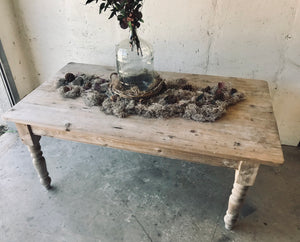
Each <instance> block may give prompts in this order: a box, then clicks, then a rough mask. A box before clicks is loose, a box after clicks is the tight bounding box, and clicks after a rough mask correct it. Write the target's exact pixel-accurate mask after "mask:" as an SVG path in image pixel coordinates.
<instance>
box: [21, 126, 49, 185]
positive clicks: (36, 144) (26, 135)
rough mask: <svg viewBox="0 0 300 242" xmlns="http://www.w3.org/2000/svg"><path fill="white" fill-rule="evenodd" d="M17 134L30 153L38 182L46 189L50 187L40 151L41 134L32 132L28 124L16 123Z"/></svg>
mask: <svg viewBox="0 0 300 242" xmlns="http://www.w3.org/2000/svg"><path fill="white" fill-rule="evenodd" d="M16 126H17V129H18V132H19V135H20V137H21V139H22V141H23V143H24V144H25V145H27V147H28V150H29V152H30V154H31V157H32V161H33V165H34V168H35V169H36V171H37V173H38V175H39V177H40V182H41V184H42V185H43V186H45V187H46V188H47V189H50V188H51V185H50V184H51V178H50V177H49V173H48V171H47V166H46V160H45V158H44V157H43V152H42V151H41V145H40V139H41V136H38V135H35V134H33V133H32V130H31V127H30V126H29V125H23V124H16Z"/></svg>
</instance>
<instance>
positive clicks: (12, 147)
mask: <svg viewBox="0 0 300 242" xmlns="http://www.w3.org/2000/svg"><path fill="white" fill-rule="evenodd" d="M0 141H1V143H0V144H1V145H0V216H1V217H0V240H1V242H2V241H5V242H11V241H16V242H19V241H30V242H35V241H37V242H41V241H51V242H53V241H59V242H61V241H72V242H73V241H84V242H89V241H102V242H106V241H129V242H135V241H172V242H176V241H178V242H182V241H188V242H192V241H197V242H198V241H219V242H225V241H272V242H274V241H280V242H285V241H300V187H299V186H300V176H299V174H300V149H299V148H296V147H288V146H284V147H283V150H284V155H285V159H286V163H285V165H284V166H282V167H280V168H272V167H265V166H263V167H261V170H260V172H259V175H258V177H257V181H256V184H255V186H254V187H253V188H251V189H250V190H249V192H248V196H247V200H246V203H245V205H244V207H243V210H242V214H241V220H240V221H239V224H238V226H237V227H236V228H235V230H234V231H227V230H225V229H224V224H223V216H224V214H225V211H226V206H227V201H228V197H229V194H230V190H231V187H232V183H233V176H234V171H233V170H230V169H227V168H222V167H212V166H207V165H200V164H193V163H188V162H184V161H178V160H171V159H166V158H159V157H154V156H149V155H142V154H137V153H133V152H128V151H120V150H116V149H110V148H103V147H97V146H93V145H86V144H80V143H75V142H69V141H62V140H57V139H52V138H46V137H43V138H42V140H41V144H42V149H43V151H44V155H45V157H46V160H47V164H48V170H49V172H50V176H51V178H52V180H53V183H52V184H53V186H54V188H53V189H52V190H50V191H46V190H45V189H44V188H43V187H42V186H41V185H40V184H39V181H38V178H37V176H36V173H35V170H34V168H33V166H32V164H31V158H30V155H29V152H28V151H27V149H26V147H25V146H24V145H23V144H22V143H21V142H20V141H19V139H18V137H17V135H16V134H15V133H6V134H5V135H3V136H2V137H0Z"/></svg>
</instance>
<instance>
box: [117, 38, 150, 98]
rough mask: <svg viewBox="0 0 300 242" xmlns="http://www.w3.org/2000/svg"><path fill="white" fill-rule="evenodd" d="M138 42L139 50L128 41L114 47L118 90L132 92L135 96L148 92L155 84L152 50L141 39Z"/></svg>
mask: <svg viewBox="0 0 300 242" xmlns="http://www.w3.org/2000/svg"><path fill="white" fill-rule="evenodd" d="M138 41H139V42H138V43H139V47H140V48H138V46H137V45H134V44H133V43H132V42H131V41H130V40H128V39H125V40H123V41H121V42H120V43H119V44H118V45H117V46H116V62H117V72H118V79H119V89H122V91H125V92H126V91H130V90H134V93H136V96H139V95H140V94H142V93H146V92H148V91H150V90H151V89H152V88H153V86H154V83H155V77H154V62H153V61H154V57H153V48H152V46H151V45H150V44H149V43H147V42H146V41H144V40H143V39H138ZM119 91H120V90H119ZM131 93H132V92H131Z"/></svg>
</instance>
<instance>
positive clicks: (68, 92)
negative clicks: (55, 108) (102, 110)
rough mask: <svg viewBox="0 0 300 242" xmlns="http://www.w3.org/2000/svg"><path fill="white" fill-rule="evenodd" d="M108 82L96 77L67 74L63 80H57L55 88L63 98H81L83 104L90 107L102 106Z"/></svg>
mask: <svg viewBox="0 0 300 242" xmlns="http://www.w3.org/2000/svg"><path fill="white" fill-rule="evenodd" d="M108 82H109V81H108V80H106V79H103V78H100V77H99V76H96V75H91V76H90V75H86V74H77V75H74V74H73V73H67V74H66V75H65V78H61V79H59V80H58V82H57V84H56V87H57V88H59V92H60V94H61V95H62V96H63V97H65V98H77V97H80V96H82V98H83V100H84V103H85V104H86V105H87V106H89V107H91V106H99V105H101V104H102V102H103V101H104V99H105V98H107V95H106V94H105V93H106V91H107V87H108Z"/></svg>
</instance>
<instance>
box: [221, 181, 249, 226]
mask: <svg viewBox="0 0 300 242" xmlns="http://www.w3.org/2000/svg"><path fill="white" fill-rule="evenodd" d="M248 188H249V187H248V186H242V185H240V184H238V183H234V184H233V188H232V191H231V195H230V197H229V202H228V209H227V212H226V215H225V217H224V222H225V228H226V229H229V230H231V229H232V228H233V227H234V225H235V223H236V222H237V220H238V217H239V211H240V208H241V207H242V205H243V202H244V200H245V197H246V193H247V190H248Z"/></svg>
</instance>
